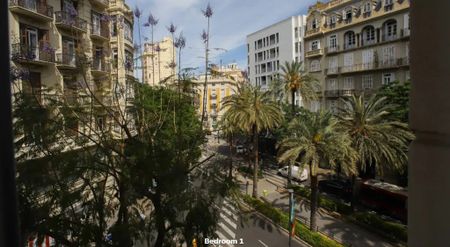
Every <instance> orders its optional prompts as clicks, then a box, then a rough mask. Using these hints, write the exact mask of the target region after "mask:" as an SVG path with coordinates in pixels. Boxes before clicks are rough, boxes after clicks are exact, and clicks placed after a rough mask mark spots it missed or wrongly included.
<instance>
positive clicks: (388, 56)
mask: <svg viewBox="0 0 450 247" xmlns="http://www.w3.org/2000/svg"><path fill="white" fill-rule="evenodd" d="M381 51H382V61H381V63H382V65H384V66H391V65H394V64H395V47H394V46H387V47H383V48H382V50H381Z"/></svg>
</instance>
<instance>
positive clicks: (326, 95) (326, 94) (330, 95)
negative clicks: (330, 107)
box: [325, 89, 339, 98]
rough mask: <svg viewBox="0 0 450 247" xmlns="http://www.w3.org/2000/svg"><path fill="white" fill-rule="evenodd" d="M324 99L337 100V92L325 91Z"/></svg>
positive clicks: (334, 90)
mask: <svg viewBox="0 0 450 247" xmlns="http://www.w3.org/2000/svg"><path fill="white" fill-rule="evenodd" d="M325 97H328V98H337V97H339V90H336V89H333V90H325Z"/></svg>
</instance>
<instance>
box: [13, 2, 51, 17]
mask: <svg viewBox="0 0 450 247" xmlns="http://www.w3.org/2000/svg"><path fill="white" fill-rule="evenodd" d="M9 9H10V10H11V12H13V13H17V14H21V15H24V16H28V17H31V18H33V19H35V20H39V21H43V22H51V21H53V7H52V6H50V5H47V4H44V3H42V2H40V1H37V0H10V1H9Z"/></svg>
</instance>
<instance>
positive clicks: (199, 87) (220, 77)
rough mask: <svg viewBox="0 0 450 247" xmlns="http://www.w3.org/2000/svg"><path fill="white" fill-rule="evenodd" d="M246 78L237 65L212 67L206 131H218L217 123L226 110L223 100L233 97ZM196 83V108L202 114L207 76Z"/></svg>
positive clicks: (207, 101)
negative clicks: (223, 107)
mask: <svg viewBox="0 0 450 247" xmlns="http://www.w3.org/2000/svg"><path fill="white" fill-rule="evenodd" d="M245 80H246V79H245V77H244V76H243V74H242V70H241V69H240V68H239V67H238V66H237V64H234V63H232V64H228V65H227V66H220V67H219V66H215V65H214V66H212V67H211V74H209V75H208V82H207V87H206V90H207V92H206V97H207V98H206V101H205V102H204V103H205V105H206V115H205V116H206V121H205V122H206V124H205V125H206V126H205V127H206V129H209V130H214V129H216V126H217V122H218V121H219V120H220V118H221V117H222V115H223V113H224V110H222V109H221V108H222V100H223V99H224V98H225V97H227V96H230V95H233V94H234V93H235V92H236V90H237V87H238V85H239V84H240V83H244V82H245ZM193 82H194V88H195V91H196V93H197V97H196V106H197V107H198V111H199V113H200V114H201V112H202V103H203V95H204V94H203V93H204V83H205V76H204V75H202V76H199V77H198V78H197V79H196V80H194V81H193Z"/></svg>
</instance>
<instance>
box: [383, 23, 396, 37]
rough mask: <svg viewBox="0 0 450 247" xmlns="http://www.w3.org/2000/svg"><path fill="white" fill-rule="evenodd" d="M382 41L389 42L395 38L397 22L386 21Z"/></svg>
mask: <svg viewBox="0 0 450 247" xmlns="http://www.w3.org/2000/svg"><path fill="white" fill-rule="evenodd" d="M383 32H384V34H383V37H384V38H383V40H384V41H389V40H393V39H396V38H397V21H396V20H388V21H386V22H385V23H384V25H383Z"/></svg>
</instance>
